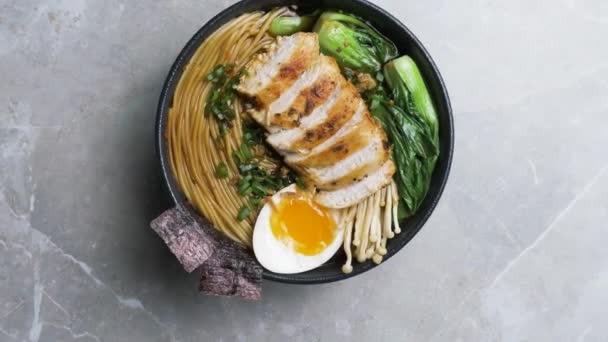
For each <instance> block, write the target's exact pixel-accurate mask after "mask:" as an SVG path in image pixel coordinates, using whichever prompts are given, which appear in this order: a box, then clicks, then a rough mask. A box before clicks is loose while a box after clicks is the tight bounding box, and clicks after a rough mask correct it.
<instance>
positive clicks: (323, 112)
mask: <svg viewBox="0 0 608 342" xmlns="http://www.w3.org/2000/svg"><path fill="white" fill-rule="evenodd" d="M341 90H342V85H341V82H340V83H338V84H337V85H336V88H335V89H334V90H333V92H332V93H331V94H330V95H329V97H328V99H327V101H325V102H324V103H323V104H321V105H320V106H318V107H317V108H315V109H314V110H313V111H312V113H310V115H307V116H305V117H303V118H301V119H300V126H298V127H295V128H292V129H285V130H280V131H276V133H274V134H270V135H269V136H268V137H267V139H266V141H267V142H268V143H269V144H270V145H271V146H272V147H274V148H275V149H276V150H278V151H280V152H294V151H293V150H290V147H291V145H292V144H293V142H294V141H296V140H298V139H300V138H301V137H302V136H303V135H304V132H305V131H306V130H307V129H309V128H311V127H314V126H317V125H319V124H320V123H322V122H323V121H325V119H326V118H327V114H328V112H329V109H330V108H331V107H332V106H333V105H334V103H335V102H336V100H337V99H338V97H339V96H340V93H341Z"/></svg>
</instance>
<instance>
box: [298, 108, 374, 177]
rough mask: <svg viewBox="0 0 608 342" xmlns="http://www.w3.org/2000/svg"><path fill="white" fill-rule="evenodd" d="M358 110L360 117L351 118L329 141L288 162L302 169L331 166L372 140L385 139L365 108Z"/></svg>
mask: <svg viewBox="0 0 608 342" xmlns="http://www.w3.org/2000/svg"><path fill="white" fill-rule="evenodd" d="M360 110H361V113H360V114H358V115H359V116H360V117H359V116H358V117H353V120H352V122H348V123H346V124H345V125H343V126H342V128H340V130H339V131H338V132H336V134H334V135H333V136H332V137H331V138H330V139H328V140H326V141H325V142H324V143H323V144H321V145H318V146H317V147H316V148H314V149H313V150H311V151H310V153H308V154H306V155H302V156H301V157H300V158H290V159H289V162H290V163H291V164H293V165H300V166H304V167H315V168H318V167H324V166H331V165H334V164H336V163H337V162H339V161H341V160H343V159H344V158H346V157H347V156H349V155H351V154H353V153H355V152H357V151H359V150H361V149H363V148H364V147H366V146H368V145H369V144H371V143H372V141H373V140H374V138H380V139H382V138H384V139H386V138H385V137H384V132H382V130H381V129H380V128H379V127H377V125H376V122H375V121H374V119H373V118H372V117H371V115H370V114H369V113H368V112H367V111H366V110H365V106H363V105H362V106H361V108H360Z"/></svg>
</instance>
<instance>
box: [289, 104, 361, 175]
mask: <svg viewBox="0 0 608 342" xmlns="http://www.w3.org/2000/svg"><path fill="white" fill-rule="evenodd" d="M364 117H365V104H364V103H363V101H361V100H360V101H359V107H358V108H357V109H356V111H355V114H354V115H353V116H352V117H351V118H350V120H348V121H347V122H346V123H345V124H343V125H342V127H339V129H338V131H337V132H335V134H333V135H332V136H330V137H329V138H328V139H326V140H324V141H323V142H321V143H320V144H318V145H316V146H314V148H312V149H304V148H300V149H298V150H295V148H296V147H297V146H293V149H294V153H288V154H286V155H285V162H286V163H287V164H289V165H293V166H297V165H298V164H299V163H301V162H303V161H305V160H306V159H308V158H309V157H312V156H315V155H317V154H319V153H321V152H323V151H325V150H327V149H328V148H330V147H331V146H333V145H334V144H335V143H336V142H337V141H339V140H340V139H342V138H343V137H344V136H346V135H348V134H349V133H350V132H351V130H352V129H353V128H354V127H356V126H357V125H358V124H359V123H360V122H361V121H362V120H363V118H364ZM325 122H326V121H325Z"/></svg>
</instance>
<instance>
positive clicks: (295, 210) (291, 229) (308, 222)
mask: <svg viewBox="0 0 608 342" xmlns="http://www.w3.org/2000/svg"><path fill="white" fill-rule="evenodd" d="M271 209H272V211H271V214H270V228H271V230H272V233H273V234H274V236H275V237H276V238H277V239H278V240H279V241H282V242H283V243H285V244H286V245H287V246H292V248H293V249H294V250H295V251H296V252H297V253H300V254H304V255H316V254H319V253H321V252H322V251H323V250H324V249H325V248H326V247H327V246H329V245H330V244H331V242H332V241H333V240H334V238H335V236H336V222H335V221H334V219H333V217H332V216H331V213H330V212H328V211H327V210H326V209H325V208H323V207H322V206H320V205H318V204H317V203H315V202H314V201H313V200H312V198H310V196H307V195H306V194H299V193H285V194H282V195H281V197H280V201H279V203H278V204H275V205H273V206H272V207H271ZM290 242H292V243H293V244H291V243H290Z"/></svg>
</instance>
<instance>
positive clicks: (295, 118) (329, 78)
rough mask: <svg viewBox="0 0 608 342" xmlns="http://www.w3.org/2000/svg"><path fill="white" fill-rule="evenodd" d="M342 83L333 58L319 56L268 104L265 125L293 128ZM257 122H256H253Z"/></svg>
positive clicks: (277, 128) (275, 127)
mask: <svg viewBox="0 0 608 342" xmlns="http://www.w3.org/2000/svg"><path fill="white" fill-rule="evenodd" d="M341 82H342V76H341V75H340V68H339V67H338V64H337V63H336V61H335V60H334V59H333V58H330V57H326V56H321V57H320V58H319V60H318V61H317V63H315V64H313V65H312V66H311V68H310V69H308V70H306V71H305V72H304V73H303V74H302V76H300V78H299V79H298V80H297V81H295V82H294V83H293V84H292V85H291V87H290V88H289V89H287V90H286V91H285V92H283V94H281V96H280V97H279V98H278V99H277V100H276V101H274V102H273V103H271V104H270V106H269V108H268V110H267V114H266V115H267V116H266V117H265V120H266V121H265V122H264V125H265V126H267V127H268V128H269V130H270V131H281V130H284V129H290V128H296V127H299V126H300V125H301V120H302V118H305V117H306V116H308V115H309V114H311V113H312V111H313V110H314V109H315V108H317V107H318V106H320V105H322V104H323V103H325V102H327V100H328V98H329V97H330V96H331V94H332V92H333V90H334V89H335V88H336V87H338V85H339V84H340V83H341ZM256 120H258V119H256Z"/></svg>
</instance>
